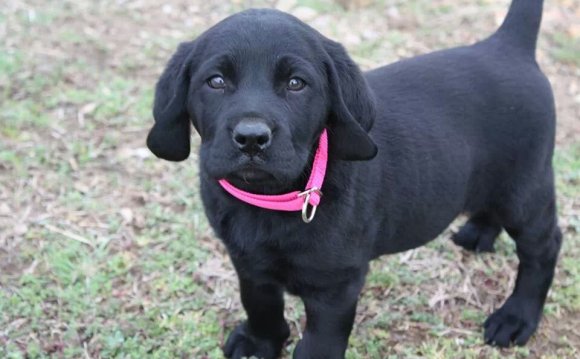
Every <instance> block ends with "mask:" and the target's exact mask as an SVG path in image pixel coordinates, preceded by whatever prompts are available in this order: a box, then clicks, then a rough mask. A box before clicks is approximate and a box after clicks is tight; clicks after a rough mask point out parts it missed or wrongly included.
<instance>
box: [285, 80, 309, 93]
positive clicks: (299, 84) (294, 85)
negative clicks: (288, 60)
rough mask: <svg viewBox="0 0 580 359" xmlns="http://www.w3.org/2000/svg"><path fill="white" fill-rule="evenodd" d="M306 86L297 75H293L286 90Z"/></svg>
mask: <svg viewBox="0 0 580 359" xmlns="http://www.w3.org/2000/svg"><path fill="white" fill-rule="evenodd" d="M304 87H306V82H304V80H302V79H301V78H299V77H293V78H291V79H290V80H289V81H288V90H290V91H300V90H302V89H303V88H304Z"/></svg>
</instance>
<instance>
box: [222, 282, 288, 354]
mask: <svg viewBox="0 0 580 359" xmlns="http://www.w3.org/2000/svg"><path fill="white" fill-rule="evenodd" d="M240 292H241V297H242V304H243V306H244V309H245V310H246V314H247V315H248V319H247V320H246V321H244V322H243V323H241V324H239V325H238V326H237V327H236V328H235V329H234V331H233V332H232V333H231V334H230V336H229V338H228V340H227V341H226V345H225V346H224V354H225V356H226V357H227V358H234V359H241V358H243V357H248V358H249V357H252V356H254V357H257V358H260V359H274V358H277V357H278V356H279V355H280V351H281V350H282V346H283V345H284V342H285V341H286V339H287V338H288V336H289V335H290V329H289V327H288V324H287V323H286V320H285V319H284V296H283V290H282V288H281V287H280V286H278V285H275V284H260V285H259V284H256V283H255V282H253V281H252V280H251V279H243V278H240Z"/></svg>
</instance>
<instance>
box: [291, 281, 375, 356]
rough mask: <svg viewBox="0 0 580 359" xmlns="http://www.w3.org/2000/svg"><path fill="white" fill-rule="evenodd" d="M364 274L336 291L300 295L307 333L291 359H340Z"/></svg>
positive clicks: (349, 330)
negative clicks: (304, 310)
mask: <svg viewBox="0 0 580 359" xmlns="http://www.w3.org/2000/svg"><path fill="white" fill-rule="evenodd" d="M363 284H364V274H363V275H362V276H360V277H358V278H356V279H355V280H352V281H350V282H348V283H346V284H344V285H341V286H340V287H339V288H333V289H331V290H326V291H322V292H318V291H317V292H313V293H308V295H307V296H302V300H303V301H304V306H305V308H306V330H305V331H304V336H303V338H302V340H300V341H299V342H298V345H297V346H296V349H295V350H294V359H341V358H344V353H345V351H346V347H347V345H348V337H349V336H350V332H351V330H352V325H353V323H354V317H355V314H356V306H357V302H358V296H359V293H360V291H361V289H362V286H363Z"/></svg>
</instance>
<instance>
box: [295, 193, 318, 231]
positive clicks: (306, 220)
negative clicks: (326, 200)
mask: <svg viewBox="0 0 580 359" xmlns="http://www.w3.org/2000/svg"><path fill="white" fill-rule="evenodd" d="M312 193H316V194H317V195H319V196H321V197H322V191H321V190H320V189H319V188H318V187H312V188H309V189H307V190H306V191H303V192H300V193H298V197H304V204H302V220H303V221H304V223H310V222H312V220H313V219H314V216H315V215H316V209H317V208H318V206H317V205H310V196H311V195H312ZM308 206H311V209H310V214H308Z"/></svg>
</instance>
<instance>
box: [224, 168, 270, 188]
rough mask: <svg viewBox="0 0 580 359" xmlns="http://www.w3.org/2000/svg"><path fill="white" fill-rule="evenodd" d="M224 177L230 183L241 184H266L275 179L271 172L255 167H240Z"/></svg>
mask: <svg viewBox="0 0 580 359" xmlns="http://www.w3.org/2000/svg"><path fill="white" fill-rule="evenodd" d="M226 179H227V180H228V181H230V182H232V183H243V184H266V183H272V182H274V181H275V180H276V178H275V177H274V175H272V174H271V173H269V172H267V171H265V170H262V169H259V168H256V167H243V168H240V169H238V170H236V171H233V172H231V173H230V174H229V175H227V176H226Z"/></svg>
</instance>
